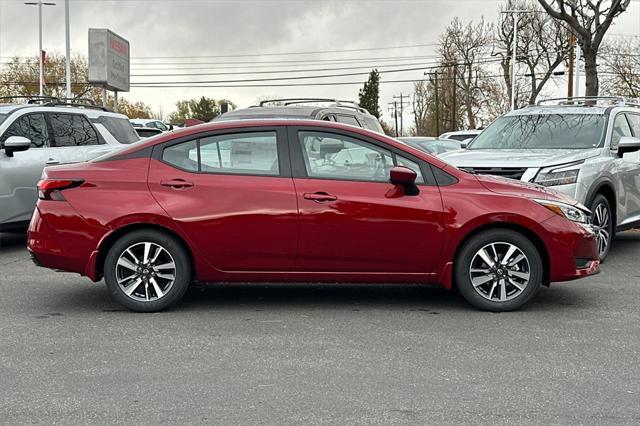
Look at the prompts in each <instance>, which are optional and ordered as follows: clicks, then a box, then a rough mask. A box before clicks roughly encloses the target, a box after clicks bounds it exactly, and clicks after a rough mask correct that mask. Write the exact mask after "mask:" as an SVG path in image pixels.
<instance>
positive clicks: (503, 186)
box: [28, 119, 599, 311]
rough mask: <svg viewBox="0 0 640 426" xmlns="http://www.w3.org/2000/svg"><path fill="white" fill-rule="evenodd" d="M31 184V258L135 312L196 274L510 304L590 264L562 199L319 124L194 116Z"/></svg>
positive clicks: (173, 297)
mask: <svg viewBox="0 0 640 426" xmlns="http://www.w3.org/2000/svg"><path fill="white" fill-rule="evenodd" d="M38 188H39V197H40V200H39V201H38V205H37V208H36V210H35V213H34V215H33V218H32V220H31V224H30V227H29V236H28V248H29V250H30V251H31V253H32V257H33V259H34V261H35V262H36V264H39V265H41V266H45V267H48V268H53V269H58V270H63V271H69V272H77V273H79V274H81V275H84V276H87V277H89V278H90V279H92V280H93V281H97V280H99V279H101V278H102V277H103V276H104V278H105V282H106V284H107V287H108V289H109V293H110V295H111V296H112V297H113V298H114V299H115V300H116V301H118V302H119V303H121V304H122V305H124V306H126V307H128V308H129V309H132V310H136V311H157V310H160V309H163V308H166V307H168V306H170V305H172V304H174V303H176V302H177V301H178V300H179V299H180V298H181V297H182V295H183V294H184V293H185V291H186V289H187V287H188V286H189V283H190V282H191V281H192V280H197V281H200V282H246V281H260V282H274V281H293V282H332V283H335V282H347V283H351V282H384V283H407V282H415V283H439V284H440V285H442V286H443V287H445V288H448V289H450V288H452V287H453V286H454V285H455V286H457V288H458V289H459V291H460V293H461V294H462V295H463V296H464V297H465V299H466V300H467V301H469V302H470V303H471V304H472V305H474V306H476V307H478V308H480V309H487V310H491V311H505V310H512V309H516V308H518V307H520V306H522V305H523V304H525V303H526V302H527V301H529V300H530V299H531V298H532V297H533V296H534V295H535V293H536V292H537V290H538V289H539V287H540V286H541V285H543V284H544V285H548V284H549V282H552V281H566V280H571V279H576V278H580V277H584V276H587V275H591V274H594V273H596V272H597V271H598V265H599V261H598V250H597V247H596V237H595V234H594V233H593V231H592V229H591V227H590V225H588V224H587V222H588V217H587V215H588V210H587V209H586V208H585V207H584V206H582V205H580V204H579V203H577V202H576V201H575V200H573V199H572V198H570V197H568V196H566V195H564V194H562V193H560V192H556V191H553V190H548V189H544V188H541V187H539V186H536V185H530V184H525V183H518V182H515V181H512V180H503V179H497V178H493V177H489V176H477V175H472V174H469V173H467V172H464V171H461V170H458V169H456V168H455V167H452V166H450V165H448V164H447V163H445V162H443V161H441V160H439V159H437V158H436V157H433V156H431V155H428V154H426V153H424V152H422V151H420V150H417V149H414V148H411V147H409V146H407V145H404V144H402V143H400V142H398V141H397V140H395V139H392V138H390V137H387V136H384V135H381V134H378V133H375V132H372V131H369V130H365V129H360V128H358V127H354V126H348V125H344V124H340V123H332V122H327V121H318V120H299V119H293V120H286V119H272V120H241V121H218V122H215V123H208V124H203V125H200V126H196V127H191V128H187V129H182V130H178V131H174V132H171V133H167V134H164V135H161V136H158V137H155V138H153V139H149V140H147V141H142V142H140V143H139V144H136V145H135V146H132V147H129V148H127V149H125V150H123V151H122V152H119V153H116V154H112V155H107V156H104V157H101V158H98V159H95V160H92V161H91V162H88V163H82V164H72V165H64V166H55V167H49V168H47V169H46V170H45V176H44V178H43V179H42V180H41V181H40V183H39V184H38ZM63 248H64V249H63Z"/></svg>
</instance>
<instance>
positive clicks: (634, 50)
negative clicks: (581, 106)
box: [601, 38, 640, 98]
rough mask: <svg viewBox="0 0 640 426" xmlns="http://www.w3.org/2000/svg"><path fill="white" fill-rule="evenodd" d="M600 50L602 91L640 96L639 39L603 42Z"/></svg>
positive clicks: (613, 94) (627, 95)
mask: <svg viewBox="0 0 640 426" xmlns="http://www.w3.org/2000/svg"><path fill="white" fill-rule="evenodd" d="M602 51H603V52H602V53H603V54H602V55H601V57H602V58H603V62H604V64H603V65H604V67H603V72H601V74H602V89H603V90H602V91H603V92H604V93H606V94H607V95H611V96H615V95H618V96H626V97H630V98H640V56H639V55H638V52H640V39H638V38H635V39H634V38H629V39H620V40H616V41H614V42H611V43H605V44H604V45H603V47H602Z"/></svg>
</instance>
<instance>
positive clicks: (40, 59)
mask: <svg viewBox="0 0 640 426" xmlns="http://www.w3.org/2000/svg"><path fill="white" fill-rule="evenodd" d="M24 4H26V5H29V6H38V47H39V49H38V61H39V62H40V96H43V95H44V64H43V63H42V6H43V5H44V6H55V3H50V2H43V1H42V0H38V1H37V2H25V3H24Z"/></svg>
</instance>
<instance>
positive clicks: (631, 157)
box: [440, 97, 640, 260]
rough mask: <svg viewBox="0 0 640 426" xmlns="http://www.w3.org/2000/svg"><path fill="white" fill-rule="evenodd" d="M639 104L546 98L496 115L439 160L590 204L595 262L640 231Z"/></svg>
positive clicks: (590, 99)
mask: <svg viewBox="0 0 640 426" xmlns="http://www.w3.org/2000/svg"><path fill="white" fill-rule="evenodd" d="M639 151H640V105H639V104H633V103H629V102H627V101H626V100H625V99H624V98H610V97H609V98H603V97H597V98H573V99H571V100H570V99H550V100H548V101H544V102H539V103H538V105H535V106H529V107H526V108H523V109H520V110H516V111H511V112H509V113H507V114H505V115H503V116H502V117H500V118H498V119H497V120H496V121H495V122H493V123H492V124H491V125H490V126H489V127H487V128H486V129H485V130H484V131H483V132H482V133H481V134H479V135H478V136H476V138H475V139H474V140H473V141H472V142H471V143H470V144H469V146H468V147H467V150H465V151H455V152H447V153H444V154H442V155H441V156H440V158H442V159H443V160H445V161H447V162H449V163H451V164H453V165H455V166H457V167H459V168H461V169H463V170H466V171H469V172H472V173H479V174H491V175H497V176H503V177H506V178H511V179H518V180H522V181H525V182H532V183H536V184H539V185H543V186H546V187H552V188H553V189H555V190H558V191H561V192H564V193H565V194H568V195H570V196H572V197H574V198H575V199H577V200H578V201H579V202H581V203H582V204H584V205H585V206H587V207H588V208H589V209H590V210H591V212H592V215H591V221H592V224H593V225H594V227H595V228H596V229H597V232H598V235H599V250H600V258H601V259H602V260H604V258H605V257H606V256H607V254H608V253H609V250H610V248H611V244H612V241H613V235H614V234H615V232H617V231H621V230H624V229H629V228H634V227H638V226H640V152H639Z"/></svg>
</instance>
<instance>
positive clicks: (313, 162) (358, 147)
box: [298, 131, 393, 182]
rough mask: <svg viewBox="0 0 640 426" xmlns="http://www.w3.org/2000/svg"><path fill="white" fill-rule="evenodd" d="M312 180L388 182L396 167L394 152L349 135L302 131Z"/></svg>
mask: <svg viewBox="0 0 640 426" xmlns="http://www.w3.org/2000/svg"><path fill="white" fill-rule="evenodd" d="M298 135H299V136H298V138H299V141H300V144H301V147H302V155H303V157H304V161H305V166H306V168H307V174H308V175H309V177H317V178H328V179H340V180H363V181H372V182H386V181H388V180H389V172H390V170H391V168H392V167H393V158H392V157H391V152H389V151H387V150H386V149H382V148H378V147H377V146H375V145H372V144H370V143H367V142H364V141H361V140H357V139H353V138H350V137H348V136H343V135H337V134H334V133H324V132H307V131H302V132H299V134H298Z"/></svg>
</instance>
